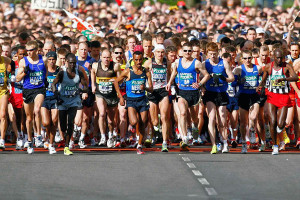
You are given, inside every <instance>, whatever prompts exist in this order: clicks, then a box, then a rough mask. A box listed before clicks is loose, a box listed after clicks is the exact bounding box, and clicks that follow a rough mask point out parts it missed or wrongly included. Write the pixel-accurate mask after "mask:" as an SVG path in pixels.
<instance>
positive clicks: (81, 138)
mask: <svg viewBox="0 0 300 200" xmlns="http://www.w3.org/2000/svg"><path fill="white" fill-rule="evenodd" d="M84 137H85V134H84V133H81V134H80V138H79V140H80V141H82V140H83V139H84Z"/></svg>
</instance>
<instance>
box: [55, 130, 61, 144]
mask: <svg viewBox="0 0 300 200" xmlns="http://www.w3.org/2000/svg"><path fill="white" fill-rule="evenodd" d="M60 140H61V138H60V134H59V132H58V131H56V134H55V138H54V141H55V143H59V142H60Z"/></svg>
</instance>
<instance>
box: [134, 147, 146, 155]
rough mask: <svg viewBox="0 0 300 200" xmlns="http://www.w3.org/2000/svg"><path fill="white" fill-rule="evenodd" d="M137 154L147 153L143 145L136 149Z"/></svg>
mask: <svg viewBox="0 0 300 200" xmlns="http://www.w3.org/2000/svg"><path fill="white" fill-rule="evenodd" d="M136 154H138V155H143V154H145V152H144V151H143V149H142V147H139V148H137V149H136Z"/></svg>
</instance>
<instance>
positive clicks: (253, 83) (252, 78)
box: [240, 64, 259, 94]
mask: <svg viewBox="0 0 300 200" xmlns="http://www.w3.org/2000/svg"><path fill="white" fill-rule="evenodd" d="M241 67H242V72H241V78H245V83H244V84H241V85H240V92H241V93H245V94H254V93H256V88H257V87H258V81H259V73H258V69H257V66H256V65H253V71H252V72H248V71H247V69H246V67H245V65H244V64H243V65H242V66H241Z"/></svg>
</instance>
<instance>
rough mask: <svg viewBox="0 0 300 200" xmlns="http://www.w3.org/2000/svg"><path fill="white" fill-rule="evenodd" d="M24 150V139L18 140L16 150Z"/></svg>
mask: <svg viewBox="0 0 300 200" xmlns="http://www.w3.org/2000/svg"><path fill="white" fill-rule="evenodd" d="M22 149H23V139H22V138H18V139H17V142H16V150H22Z"/></svg>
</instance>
